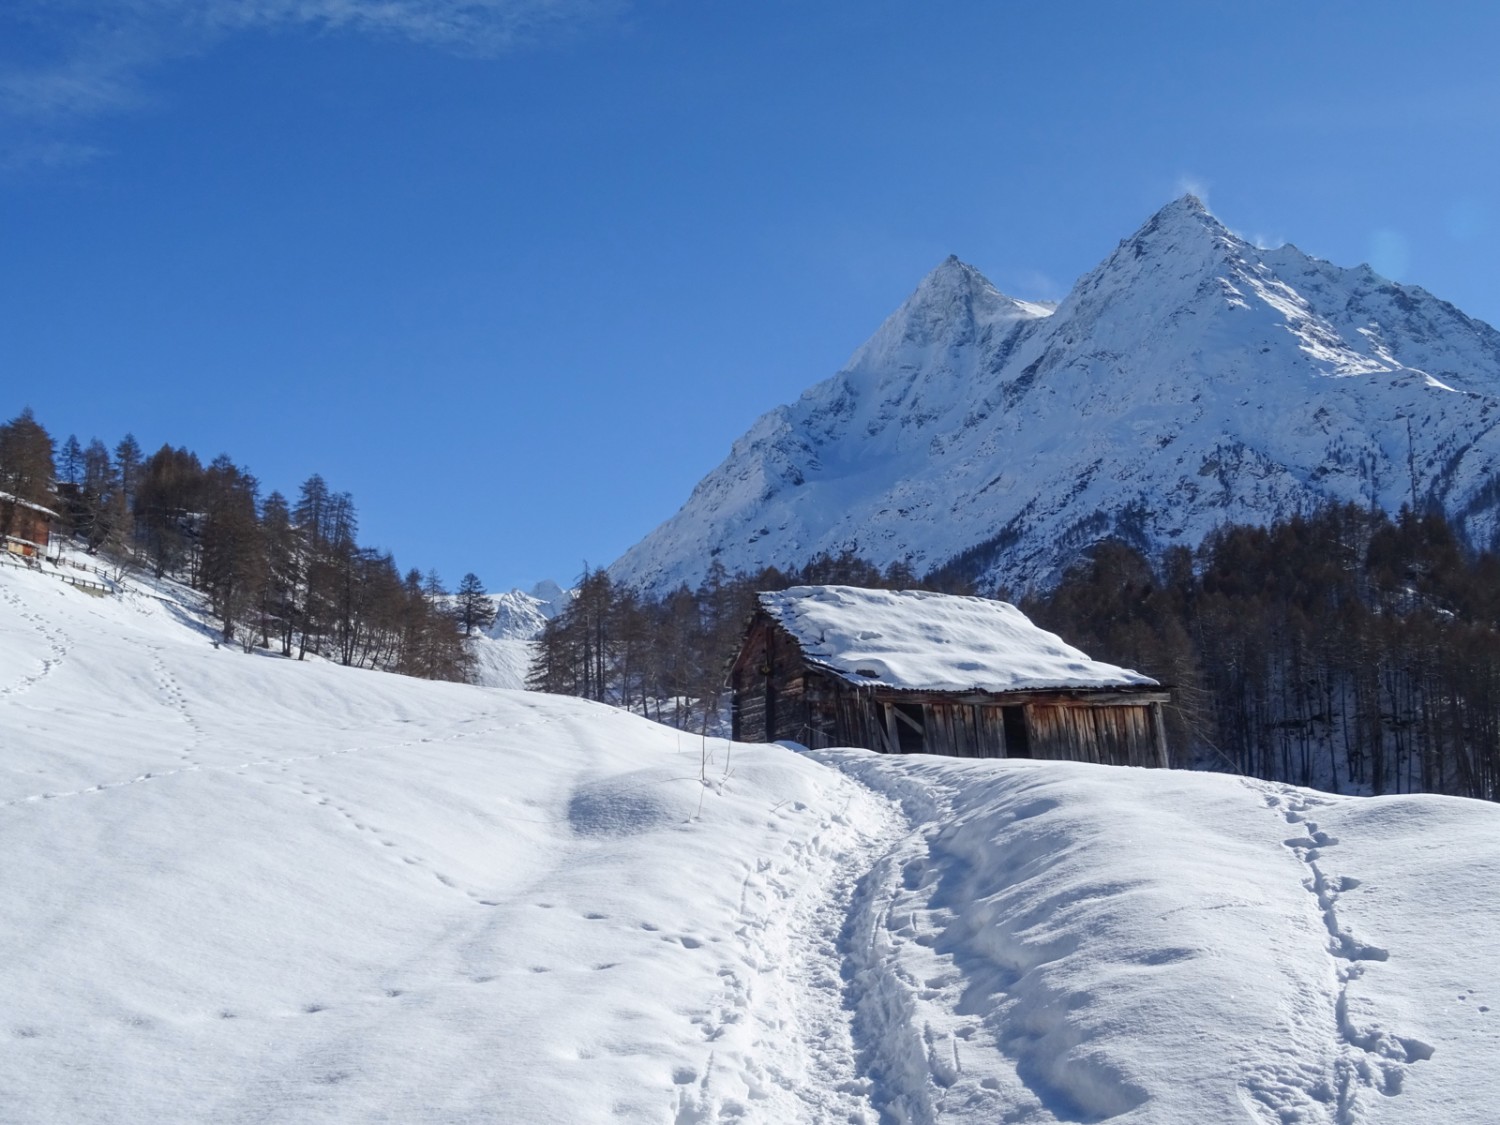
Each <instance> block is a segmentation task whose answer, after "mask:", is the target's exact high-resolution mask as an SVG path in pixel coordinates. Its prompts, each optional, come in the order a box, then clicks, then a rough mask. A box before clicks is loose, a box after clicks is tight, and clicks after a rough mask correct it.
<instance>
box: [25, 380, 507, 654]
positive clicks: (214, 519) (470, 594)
mask: <svg viewBox="0 0 1500 1125" xmlns="http://www.w3.org/2000/svg"><path fill="white" fill-rule="evenodd" d="M0 491H3V492H8V493H10V494H11V495H13V496H16V497H18V498H20V499H23V500H27V501H30V502H33V503H38V504H42V505H43V506H45V507H48V508H50V509H52V510H53V511H55V512H56V513H58V516H59V517H60V523H61V527H60V528H59V530H60V531H61V532H62V533H63V534H64V535H67V536H72V537H75V539H76V541H78V542H79V543H80V544H81V545H82V546H83V548H84V549H85V550H86V551H87V552H89V553H90V554H95V555H98V556H101V557H102V558H104V559H108V560H111V561H113V562H114V563H115V564H116V565H117V566H119V567H121V568H122V569H130V568H134V567H142V568H145V569H147V570H149V571H150V572H151V574H153V575H154V576H156V577H158V578H161V577H172V578H176V579H179V580H181V581H183V582H186V583H187V584H188V585H190V586H192V587H193V588H194V589H197V590H200V591H202V592H203V593H204V595H205V596H206V599H207V602H208V606H209V609H210V612H211V613H212V615H213V616H214V618H215V619H216V621H217V624H218V627H219V630H220V632H221V635H222V637H223V639H225V640H234V641H236V642H238V643H239V644H240V645H241V646H242V647H244V648H245V649H246V650H247V651H249V650H251V649H253V648H256V647H261V648H270V649H274V650H277V651H279V652H281V653H282V654H283V655H286V656H295V657H297V658H298V659H299V660H300V659H304V658H305V657H306V656H307V654H308V653H314V654H317V655H320V656H324V657H326V658H329V659H333V660H336V661H338V662H339V663H341V664H346V665H350V666H355V667H365V668H377V669H382V670H387V671H394V672H401V673H404V674H407V675H412V676H420V677H423V678H427V679H442V680H464V679H466V678H467V677H468V675H469V673H470V670H471V668H472V663H473V659H472V656H471V654H470V653H469V651H468V649H467V648H466V646H465V644H464V638H465V637H466V636H469V635H471V634H472V633H473V631H474V630H475V629H476V628H479V629H483V628H484V627H486V626H487V625H488V624H489V623H490V622H492V621H493V619H494V606H493V603H492V602H491V601H490V600H489V598H488V597H487V596H486V593H485V590H484V586H483V584H482V583H481V582H480V581H479V579H478V578H477V577H476V576H475V575H474V574H472V573H470V574H466V575H465V576H464V578H463V581H462V582H461V583H460V586H459V589H458V591H457V594H456V596H455V595H452V594H450V592H449V591H448V590H447V589H446V588H445V587H444V585H443V583H442V580H441V579H440V578H439V577H438V575H437V573H436V572H435V571H431V570H429V571H427V572H426V573H425V574H424V573H422V572H421V571H420V570H416V569H412V570H408V571H406V572H405V573H404V574H403V573H402V572H401V571H400V570H399V569H398V568H397V566H396V562H395V559H394V558H393V557H392V556H391V554H390V553H389V552H386V551H380V550H377V549H374V548H371V547H368V546H363V545H361V544H360V542H359V538H358V537H359V518H358V512H357V510H356V507H355V504H354V499H353V497H352V496H351V495H350V494H349V493H347V492H339V491H335V490H333V489H332V488H330V487H329V485H328V484H327V482H326V481H325V480H324V479H323V477H322V476H320V475H318V474H316V473H315V474H313V475H312V476H310V477H308V478H307V479H306V480H305V481H303V483H302V485H301V487H300V488H299V489H298V491H297V493H296V496H295V497H293V498H288V497H287V496H285V495H283V494H282V493H281V492H278V491H272V492H271V493H269V494H268V495H265V496H262V495H261V489H260V482H259V481H258V480H257V479H256V478H255V476H254V475H253V474H252V473H251V472H250V471H249V469H247V468H245V467H243V466H239V465H236V464H235V463H234V462H233V461H232V460H231V459H230V458H229V457H228V456H227V455H221V456H219V457H216V458H214V460H212V461H211V462H209V463H208V464H207V465H204V464H203V463H202V462H201V461H200V460H199V458H198V456H197V455H196V454H195V453H192V452H191V451H189V450H188V449H186V448H184V447H178V448H173V447H172V446H171V445H163V446H162V447H161V448H160V449H159V450H157V451H156V452H155V453H152V454H150V455H145V454H143V452H142V450H141V447H140V445H139V443H138V442H137V441H136V439H135V437H134V436H133V435H130V434H126V435H125V437H124V438H122V439H121V440H120V441H119V442H118V443H117V444H116V445H115V447H114V449H113V451H111V450H110V449H109V448H108V447H107V446H105V444H104V443H103V442H101V441H99V440H98V439H97V438H95V439H93V440H91V441H90V442H89V444H88V445H87V446H83V445H81V444H80V443H79V441H78V439H77V438H76V437H75V436H69V437H68V438H67V440H66V441H65V442H64V443H63V445H62V448H61V450H60V451H56V450H55V447H54V443H53V441H52V439H51V437H50V435H48V434H47V431H46V430H45V428H43V427H42V426H41V424H40V423H38V422H37V421H36V419H35V417H34V416H33V415H32V413H31V411H30V410H27V411H24V412H23V413H22V414H21V415H20V416H19V417H17V418H15V419H12V420H11V421H10V422H8V423H6V424H5V425H4V426H0ZM6 532H7V529H5V528H0V534H5V533H6Z"/></svg>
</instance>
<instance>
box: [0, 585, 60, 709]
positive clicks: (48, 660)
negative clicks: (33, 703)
mask: <svg viewBox="0 0 1500 1125" xmlns="http://www.w3.org/2000/svg"><path fill="white" fill-rule="evenodd" d="M0 598H3V599H4V600H5V601H6V602H8V603H9V604H10V606H11V608H13V609H14V610H15V611H16V615H17V616H18V617H20V618H21V620H22V621H24V622H26V624H27V625H29V626H30V627H31V629H32V630H33V631H34V632H36V633H38V634H40V636H41V637H42V639H43V640H45V641H46V642H47V655H46V656H44V657H43V658H42V666H41V668H40V669H38V670H37V671H36V672H34V673H32V674H30V675H26V676H22V677H21V678H20V679H19V680H17V681H15V683H12V684H9V685H7V686H6V687H3V688H0V698H4V697H14V696H17V695H20V694H22V693H23V692H27V691H30V690H31V689H32V688H34V687H36V686H37V685H38V684H39V683H41V682H42V681H43V680H45V679H46V678H47V677H48V676H50V675H51V674H52V673H53V672H55V671H56V670H57V668H58V666H59V665H60V664H62V662H63V661H64V660H65V659H66V658H67V655H68V644H69V639H68V636H67V634H65V633H63V632H61V631H59V630H57V629H54V628H53V627H52V625H51V623H50V622H48V621H47V619H46V618H44V617H42V616H41V615H40V614H36V613H32V612H31V611H30V610H28V609H27V608H26V604H25V603H24V602H23V601H21V599H20V598H18V597H16V596H15V595H14V594H12V593H11V592H10V591H9V590H0Z"/></svg>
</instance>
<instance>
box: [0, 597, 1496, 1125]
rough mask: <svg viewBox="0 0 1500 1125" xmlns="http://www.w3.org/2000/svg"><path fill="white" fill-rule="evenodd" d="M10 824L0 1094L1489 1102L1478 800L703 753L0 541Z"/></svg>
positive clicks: (777, 1112) (110, 1118) (72, 1104)
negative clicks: (177, 602) (362, 660)
mask: <svg viewBox="0 0 1500 1125" xmlns="http://www.w3.org/2000/svg"><path fill="white" fill-rule="evenodd" d="M704 779H706V780H707V781H708V783H709V784H708V785H705V784H704V783H703V781H704ZM0 854H3V855H4V856H5V867H4V871H5V876H4V878H5V884H4V894H3V895H0V1121H4V1122H70V1123H71V1122H100V1123H103V1122H110V1123H118V1122H123V1123H143V1125H144V1123H153V1125H155V1123H161V1122H206V1121H212V1122H231V1123H235V1122H252V1121H253V1122H334V1121H337V1122H403V1123H405V1122H417V1123H424V1122H434V1123H436V1122H560V1121H567V1122H605V1121H640V1122H684V1123H686V1122H730V1121H741V1122H746V1121H752V1122H804V1121H805V1122H848V1121H856V1122H860V1121H863V1122H866V1123H869V1125H873V1123H875V1122H879V1121H892V1122H901V1121H911V1122H928V1121H953V1122H960V1121H962V1122H969V1121H973V1122H981V1121H982V1122H995V1121H1017V1122H1048V1121H1097V1120H1106V1119H1108V1120H1119V1121H1128V1122H1152V1123H1157V1122H1165V1123H1183V1125H1186V1123H1193V1125H1199V1123H1202V1122H1217V1121H1249V1122H1273V1121H1306V1122H1367V1121H1368V1122H1375V1121H1408V1122H1489V1121H1493V1120H1494V1119H1495V1116H1496V1105H1495V1099H1494V1098H1493V1097H1492V1095H1491V1092H1490V1091H1491V1085H1492V1083H1491V1071H1492V1068H1493V1064H1494V1062H1495V1060H1496V1059H1497V1058H1500V1022H1497V1021H1500V972H1497V970H1496V968H1495V965H1496V964H1497V961H1500V956H1497V955H1500V936H1497V929H1500V927H1497V926H1496V925H1495V921H1496V911H1495V909H1494V906H1493V887H1494V886H1495V885H1496V881H1497V877H1500V810H1497V809H1496V808H1494V807H1493V806H1490V805H1485V804H1480V803H1476V802H1468V801H1462V800H1456V799H1451V798H1436V797H1416V798H1407V797H1403V798H1388V799H1377V800H1358V799H1350V798H1335V797H1328V796H1325V795H1321V794H1316V793H1312V792H1309V791H1304V790H1298V789H1294V788H1291V787H1286V786H1274V785H1265V784H1260V783H1252V782H1246V781H1242V780H1239V779H1235V778H1229V777H1219V776H1204V775H1194V774H1186V773H1176V772H1161V771H1137V770H1125V769H1111V768H1101V767H1088V766H1079V765H1071V764H1050V763H1038V762H992V761H985V762H962V761H954V760H945V759H938V758H906V759H891V758H881V757H878V756H876V755H872V754H869V753H866V752H864V751H823V752H819V753H817V754H815V755H802V754H797V753H794V752H792V751H790V750H785V749H782V748H779V747H749V746H735V747H733V748H732V753H731V752H730V748H729V747H727V746H726V745H725V744H724V743H722V742H720V743H715V744H713V745H711V746H710V747H708V756H707V757H706V758H705V757H703V747H702V746H701V745H700V744H699V743H697V742H695V741H693V740H692V739H690V738H688V737H686V736H679V735H677V734H676V733H675V732H672V731H669V730H666V729H664V728H660V727H656V726H653V725H652V724H649V723H647V722H645V721H643V720H640V719H638V718H634V717H632V716H629V715H625V714H622V713H619V712H615V711H612V710H609V709H606V708H603V707H599V706H595V705H591V704H587V703H583V702H579V701H575V700H566V699H556V698H550V697H546V696H538V695H524V694H518V693H509V692H501V691H492V690H484V689H477V688H466V687H462V686H457V685H442V684H428V683H421V682H417V681H411V680H406V679H402V678H399V677H395V676H387V675H381V674H377V673H369V672H356V671H349V670H345V669H340V668H336V667H332V666H329V665H327V664H321V663H302V664H298V663H296V662H293V661H287V660H283V659H279V658H275V657H270V656H261V655H253V656H250V655H245V654H243V653H240V652H238V651H234V650H232V649H230V648H219V649H215V648H214V647H212V645H211V643H210V641H209V639H208V636H207V634H205V633H203V632H201V631H198V630H196V629H195V628H194V627H193V624H192V613H191V609H190V608H189V609H183V608H181V607H174V606H170V605H166V604H163V603H161V602H157V601H154V600H151V599H147V598H144V597H130V598H125V599H104V598H94V597H91V596H89V595H87V594H84V593H82V592H80V591H78V590H74V589H71V588H69V587H66V586H64V585H63V584H61V583H60V582H57V581H56V580H55V579H52V578H49V577H45V576H39V575H31V574H27V573H23V572H19V571H16V570H13V569H11V568H9V567H4V568H0Z"/></svg>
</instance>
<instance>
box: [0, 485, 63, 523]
mask: <svg viewBox="0 0 1500 1125" xmlns="http://www.w3.org/2000/svg"><path fill="white" fill-rule="evenodd" d="M0 504H14V505H16V506H17V507H18V508H30V509H31V510H32V511H33V512H41V513H42V515H44V516H52V517H53V518H54V519H55V518H56V517H57V513H56V512H54V511H53V510H52V509H51V508H44V507H42V505H40V504H36V503H33V502H32V501H30V500H22V499H21V498H20V497H19V496H14V495H12V494H11V493H9V492H0Z"/></svg>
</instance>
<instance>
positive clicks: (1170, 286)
mask: <svg viewBox="0 0 1500 1125" xmlns="http://www.w3.org/2000/svg"><path fill="white" fill-rule="evenodd" d="M1497 410H1500V333H1497V332H1496V331H1495V330H1494V329H1492V328H1491V327H1489V326H1488V325H1486V324H1484V323H1482V322H1480V321H1477V320H1473V319H1472V318H1470V317H1467V316H1465V315H1464V314H1463V313H1462V312H1460V311H1459V310H1458V309H1456V308H1454V307H1453V306H1452V305H1450V304H1448V303H1446V302H1444V301H1441V300H1439V299H1437V298H1435V297H1433V296H1432V295H1431V294H1429V293H1427V292H1425V291H1424V290H1422V289H1420V288H1417V287H1415V286H1407V285H1399V284H1396V283H1394V282H1391V281H1387V280H1386V279H1384V278H1382V277H1380V276H1378V275H1377V274H1375V273H1374V272H1373V271H1371V270H1370V269H1369V268H1368V267H1367V266H1358V267H1356V268H1353V269H1344V268H1341V267H1339V266H1335V265H1332V264H1330V263H1328V262H1324V261H1320V260H1318V259H1315V258H1311V257H1309V256H1307V255H1306V254H1303V253H1302V252H1301V251H1299V250H1298V249H1297V248H1296V247H1294V246H1290V245H1288V246H1283V247H1279V248H1277V249H1274V250H1264V249H1260V248H1258V247H1255V246H1252V245H1251V244H1249V243H1247V242H1245V241H1244V240H1243V239H1240V238H1238V237H1236V236H1235V235H1234V234H1233V233H1231V232H1230V231H1229V230H1228V229H1226V228H1225V227H1224V226H1223V225H1222V224H1221V223H1220V222H1219V221H1218V220H1217V219H1215V218H1214V217H1213V216H1212V215H1211V214H1209V212H1208V211H1207V210H1206V209H1205V208H1204V207H1203V205H1202V204H1201V203H1200V202H1199V201H1198V200H1197V199H1195V198H1193V197H1192V196H1186V197H1184V198H1182V199H1179V200H1177V201H1175V202H1173V203H1171V204H1169V205H1168V206H1166V207H1164V208H1163V209H1162V210H1161V211H1160V212H1158V213H1157V214H1156V215H1155V216H1153V217H1152V218H1151V219H1150V221H1148V222H1147V223H1146V224H1145V225H1144V226H1143V227H1141V229H1140V230H1138V231H1137V232H1136V233H1135V234H1134V235H1132V236H1131V237H1130V238H1129V239H1127V240H1125V241H1124V242H1122V243H1120V245H1119V247H1118V248H1117V249H1116V250H1115V251H1114V252H1113V253H1112V254H1111V255H1110V256H1109V257H1108V258H1106V259H1105V260H1104V262H1103V263H1102V264H1100V265H1099V266H1098V267H1097V268H1096V269H1094V270H1093V271H1092V272H1090V273H1089V274H1087V275H1086V276H1084V277H1083V278H1082V279H1081V280H1080V281H1079V282H1078V284H1077V285H1076V286H1075V287H1074V288H1073V291H1072V292H1071V293H1070V294H1069V295H1068V297H1067V298H1066V299H1065V300H1064V301H1063V302H1062V303H1061V304H1060V305H1058V306H1056V307H1055V308H1053V307H1051V306H1046V305H1040V304H1034V303H1028V302H1025V301H1018V300H1015V299H1013V298H1010V297H1007V296H1005V295H1003V294H1001V293H1000V292H998V291H997V290H996V289H995V288H994V286H992V285H991V284H990V283H989V282H988V281H986V280H985V278H984V277H983V276H981V275H980V274H979V272H978V271H977V270H975V269H974V268H973V267H971V266H967V265H965V264H963V263H962V262H960V261H958V259H956V258H949V259H948V260H947V261H945V262H943V263H942V264H941V265H939V266H938V267H937V269H935V270H934V271H933V272H932V273H931V274H929V275H928V276H927V278H926V279H925V280H923V282H922V283H921V285H919V286H918V287H917V290H916V292H915V293H913V294H912V295H911V297H910V298H909V299H908V300H907V301H906V302H905V304H903V305H902V306H901V308H900V309H898V310H897V311H896V312H895V313H894V314H893V315H892V316H891V317H890V318H889V319H887V320H886V322H885V323H884V324H883V325H881V327H880V329H879V330H878V331H877V332H876V333H875V335H874V336H873V337H871V338H870V340H869V341H868V342H867V343H866V344H864V346H862V347H861V348H860V349H859V350H858V351H856V352H855V353H854V355H853V357H852V358H851V359H850V360H849V362H848V364H847V365H846V366H845V367H844V369H843V370H842V371H840V372H839V373H838V374H836V375H834V376H833V377H832V378H831V379H828V380H826V381H824V382H822V383H819V384H818V385H816V386H814V387H812V388H811V389H809V390H808V391H807V392H806V393H805V394H803V396H802V397H801V399H799V400H798V401H797V402H795V403H793V404H791V405H789V406H781V407H777V408H776V409H775V410H772V411H771V412H770V413H768V414H766V415H764V416H763V417H762V418H760V420H759V421H757V422H756V423H755V425H753V426H752V427H751V428H750V430H749V432H748V433H746V434H745V435H744V436H743V437H742V438H740V439H739V440H738V441H736V442H735V443H734V446H733V448H732V449H731V451H730V454H729V456H728V457H727V458H726V459H725V460H724V462H723V463H722V464H721V465H719V467H718V468H716V469H714V471H713V472H711V473H710V474H709V475H708V476H707V477H705V478H704V479H703V480H702V481H701V482H700V483H699V484H698V486H697V487H696V488H695V489H694V490H693V494H692V496H691V497H690V498H689V499H688V501H687V503H686V504H685V505H684V506H683V507H682V509H681V510H680V511H679V512H678V513H677V514H676V515H675V516H673V517H672V518H671V519H670V520H668V521H667V522H666V523H664V524H662V525H661V526H660V527H659V528H657V529H656V530H655V531H654V532H652V533H651V534H650V535H648V536H647V537H646V538H645V539H644V540H643V541H642V542H640V543H639V544H637V545H636V546H635V547H633V548H631V549H630V550H629V551H628V552H626V553H625V555H624V556H622V557H621V558H620V559H619V560H618V561H617V562H616V563H615V564H614V566H613V567H612V568H611V575H612V577H613V578H614V579H615V580H617V581H621V582H627V583H631V584H634V585H637V586H639V587H642V588H645V589H648V590H653V591H661V590H665V589H669V588H671V587H674V586H675V585H676V584H678V583H680V582H687V583H689V584H695V583H696V582H697V581H698V580H700V579H701V578H702V576H703V574H704V573H705V571H706V570H707V569H708V568H709V566H710V565H711V564H712V562H713V561H714V560H715V559H717V560H718V561H719V562H721V563H722V564H723V565H724V566H725V567H726V568H728V569H729V570H730V571H736V570H753V569H757V568H759V567H762V566H765V565H777V566H791V565H797V564H800V563H803V562H805V561H807V560H808V559H810V558H811V557H813V556H814V555H816V554H817V553H819V552H821V551H829V552H832V553H838V552H840V551H843V550H845V549H847V550H851V551H854V552H857V553H858V554H860V555H861V556H863V557H865V558H867V559H869V560H870V561H872V562H875V563H878V564H880V565H882V566H884V565H888V564H890V563H892V562H895V561H897V560H902V561H905V562H906V563H907V564H908V565H910V566H911V567H912V568H913V569H914V570H916V571H917V572H918V573H921V572H924V571H927V570H929V569H931V568H934V567H939V566H945V565H947V566H950V567H954V568H955V569H957V570H958V571H960V572H962V573H964V574H965V575H967V576H970V577H973V578H975V579H976V580H978V581H979V582H981V583H987V584H997V583H998V584H1004V585H1006V586H1008V587H1010V588H1011V589H1013V590H1018V589H1021V588H1024V587H1026V586H1028V585H1042V586H1044V585H1046V584H1048V583H1049V582H1051V581H1054V580H1055V579H1056V578H1057V577H1058V575H1059V574H1060V573H1061V570H1062V569H1063V568H1065V567H1066V566H1067V565H1069V564H1070V563H1071V562H1072V561H1074V560H1075V559H1076V558H1077V557H1078V556H1079V554H1080V553H1081V552H1082V551H1084V550H1086V549H1087V548H1088V547H1089V546H1090V545H1091V544H1093V543H1095V542H1097V541H1098V540H1100V539H1101V538H1104V537H1106V536H1111V535H1114V536H1123V537H1124V538H1126V539H1127V540H1129V541H1131V542H1133V543H1135V544H1137V545H1138V546H1141V547H1142V548H1144V549H1147V550H1150V551H1155V550H1158V549H1160V548H1162V547H1165V546H1167V545H1170V544H1179V543H1180V544H1186V545H1189V546H1193V545H1196V544H1197V543H1198V542H1199V541H1200V540H1201V539H1202V538H1203V537H1204V536H1205V535H1206V534H1207V533H1208V532H1209V531H1211V530H1212V529H1213V528H1214V527H1215V526H1217V525H1220V524H1223V523H1226V522H1268V521H1270V520H1272V519H1275V518H1277V517H1280V516H1285V515H1289V514H1292V513H1294V512H1296V511H1298V510H1301V509H1307V508H1309V507H1312V506H1316V505H1318V504H1320V503H1322V502H1325V501H1328V500H1338V501H1346V500H1347V501H1354V502H1358V503H1361V504H1373V505H1378V506H1380V507H1382V508H1384V509H1386V510H1388V511H1396V510H1398V509H1399V508H1400V506H1401V505H1402V504H1413V503H1414V504H1416V505H1418V506H1428V505H1436V506H1438V507H1441V508H1442V509H1443V510H1444V511H1446V512H1447V513H1448V514H1449V515H1450V516H1451V517H1453V518H1454V519H1455V520H1456V521H1457V522H1458V524H1459V525H1460V526H1461V527H1462V529H1463V531H1464V533H1465V534H1467V535H1468V536H1469V538H1470V539H1471V540H1472V541H1474V542H1476V543H1478V544H1482V545H1489V544H1490V543H1492V542H1494V541H1495V539H1496V533H1497V506H1500V495H1497V493H1500V489H1497V486H1496V484H1495V478H1496V469H1497V467H1500V433H1497V429H1496V427H1497V422H1500V412H1497Z"/></svg>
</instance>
